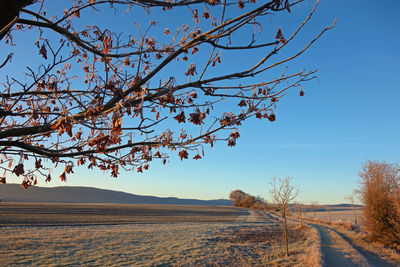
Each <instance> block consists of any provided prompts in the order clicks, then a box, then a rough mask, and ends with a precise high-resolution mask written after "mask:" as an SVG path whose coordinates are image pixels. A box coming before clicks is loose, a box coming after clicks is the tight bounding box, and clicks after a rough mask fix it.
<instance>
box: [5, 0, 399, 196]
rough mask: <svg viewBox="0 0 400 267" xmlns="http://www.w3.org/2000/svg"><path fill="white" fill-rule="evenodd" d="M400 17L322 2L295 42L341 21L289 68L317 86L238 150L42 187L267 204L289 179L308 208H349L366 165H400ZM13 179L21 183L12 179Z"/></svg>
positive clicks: (368, 6) (383, 6) (218, 149)
mask: <svg viewBox="0 0 400 267" xmlns="http://www.w3.org/2000/svg"><path fill="white" fill-rule="evenodd" d="M313 4H314V2H313V1H306V2H305V3H304V4H302V5H301V6H299V7H297V8H294V10H293V14H290V16H289V15H285V17H284V18H283V20H281V19H280V17H278V16H276V17H274V16H273V17H271V18H269V19H270V20H271V25H272V29H274V30H275V29H276V27H278V26H281V27H282V29H283V30H285V29H290V27H292V26H290V25H292V24H291V23H292V22H294V21H301V19H302V18H304V16H305V14H306V12H307V11H309V10H310V9H311V7H312V5H313ZM398 10H400V2H399V1H397V0H388V1H384V2H382V3H380V4H376V2H373V1H361V0H354V1H345V0H337V1H328V0H321V2H320V4H319V7H318V8H317V11H316V13H315V15H314V17H313V18H312V20H311V22H310V23H309V25H308V26H307V27H306V29H305V32H303V34H301V36H300V38H299V40H298V42H299V43H298V44H299V45H301V44H305V42H306V41H307V40H309V39H310V38H311V37H312V36H314V35H315V34H316V33H318V31H319V30H321V29H322V28H323V27H325V26H328V25H330V24H331V23H332V22H333V20H334V19H335V18H337V19H338V22H337V24H336V26H335V28H334V29H333V30H331V31H329V32H328V33H327V34H326V35H324V36H323V37H322V38H321V39H320V40H319V41H318V42H317V43H316V44H314V45H313V46H312V47H311V49H310V50H308V51H307V52H306V53H305V54H303V55H302V56H301V57H299V58H297V59H295V60H294V61H293V62H291V63H290V65H289V67H290V68H289V70H293V71H296V70H302V69H304V68H305V69H318V73H317V76H318V79H316V80H313V81H311V82H308V83H306V84H304V88H305V93H306V94H305V96H304V97H298V91H292V92H290V93H289V94H288V95H287V96H285V97H284V98H282V100H281V101H280V103H279V105H278V107H277V110H276V112H275V114H276V116H277V121H276V122H274V123H267V122H264V121H259V120H255V119H253V120H250V121H247V122H245V123H244V124H243V125H242V127H241V128H240V134H241V137H240V138H239V139H238V141H237V146H236V147H234V148H228V147H227V146H226V144H225V143H224V144H217V145H216V146H215V147H214V148H212V149H211V148H209V147H207V149H206V155H205V157H204V158H203V159H201V160H198V161H194V160H184V161H181V160H179V158H177V157H176V156H175V155H172V157H171V159H170V163H169V164H167V165H166V166H163V165H162V164H160V163H158V162H152V164H151V165H150V169H149V170H148V171H147V172H145V173H143V174H138V173H136V172H135V173H124V172H122V173H121V174H120V176H119V177H118V178H117V179H114V178H111V177H110V176H109V174H107V173H106V174H103V173H102V172H100V171H92V170H91V171H88V170H86V169H85V168H81V169H75V170H76V171H75V174H74V175H70V176H68V181H67V182H66V183H61V182H60V181H58V180H57V179H54V180H53V181H52V182H51V183H49V184H45V183H44V181H39V185H40V186H58V185H66V186H93V187H99V188H107V189H112V190H118V191H125V192H129V193H134V194H140V195H154V196H174V197H181V198H198V199H215V198H228V196H229V193H230V191H232V190H235V189H241V190H243V191H245V192H247V193H250V194H252V195H259V196H261V197H264V198H266V199H270V197H269V194H268V190H269V181H271V180H272V178H273V177H274V176H277V177H285V176H292V177H293V182H294V184H295V185H296V186H297V187H298V188H299V190H300V194H299V196H298V200H299V201H301V202H304V203H309V202H310V201H319V202H320V203H341V202H345V200H344V196H345V195H347V194H349V193H351V192H352V191H353V190H354V189H356V188H357V179H358V172H359V171H360V169H361V166H362V165H363V164H364V163H365V162H366V161H367V160H385V161H387V162H400V154H399V151H400V145H399V144H400V142H399V141H400V136H399V132H400V126H399V117H400V105H399V100H400V50H399V47H400V17H399V16H398ZM265 30H266V31H268V29H265ZM295 46H296V45H295ZM244 58H245V57H243V59H241V60H245V59H244ZM16 60H18V59H16ZM8 182H18V183H19V182H20V179H19V178H15V177H10V178H9V179H8Z"/></svg>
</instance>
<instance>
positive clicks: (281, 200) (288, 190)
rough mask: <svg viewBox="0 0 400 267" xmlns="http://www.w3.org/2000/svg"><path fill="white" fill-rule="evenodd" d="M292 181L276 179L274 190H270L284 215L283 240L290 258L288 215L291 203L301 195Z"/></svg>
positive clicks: (287, 178)
mask: <svg viewBox="0 0 400 267" xmlns="http://www.w3.org/2000/svg"><path fill="white" fill-rule="evenodd" d="M292 179H293V178H292V177H285V178H284V179H281V178H279V179H277V178H276V177H274V180H273V181H272V182H271V186H272V188H271V190H270V193H271V195H272V198H273V199H274V200H275V201H276V202H277V204H278V205H279V209H280V211H281V215H282V220H283V238H284V240H285V254H286V256H289V248H288V236H287V221H286V215H287V212H288V207H289V203H290V202H291V201H293V200H294V199H295V198H296V197H297V195H298V193H299V191H298V189H296V188H295V187H294V186H293V185H292Z"/></svg>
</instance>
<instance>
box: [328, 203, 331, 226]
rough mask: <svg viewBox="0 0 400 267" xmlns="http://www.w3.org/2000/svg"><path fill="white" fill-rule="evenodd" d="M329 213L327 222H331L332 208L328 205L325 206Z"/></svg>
mask: <svg viewBox="0 0 400 267" xmlns="http://www.w3.org/2000/svg"><path fill="white" fill-rule="evenodd" d="M327 210H328V213H329V224H332V208H331V207H330V206H328V207H327Z"/></svg>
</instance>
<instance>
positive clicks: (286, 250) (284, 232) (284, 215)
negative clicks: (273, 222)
mask: <svg viewBox="0 0 400 267" xmlns="http://www.w3.org/2000/svg"><path fill="white" fill-rule="evenodd" d="M283 237H284V239H285V253H286V257H287V256H289V248H288V236H287V223H286V214H283Z"/></svg>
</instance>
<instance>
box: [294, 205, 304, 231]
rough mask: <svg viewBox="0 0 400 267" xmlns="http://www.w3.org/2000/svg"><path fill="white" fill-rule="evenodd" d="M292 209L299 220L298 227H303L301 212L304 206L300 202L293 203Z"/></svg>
mask: <svg viewBox="0 0 400 267" xmlns="http://www.w3.org/2000/svg"><path fill="white" fill-rule="evenodd" d="M294 208H295V209H296V213H297V217H298V218H299V219H300V225H301V226H302V227H303V211H304V205H303V204H301V203H300V202H295V203H294Z"/></svg>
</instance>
